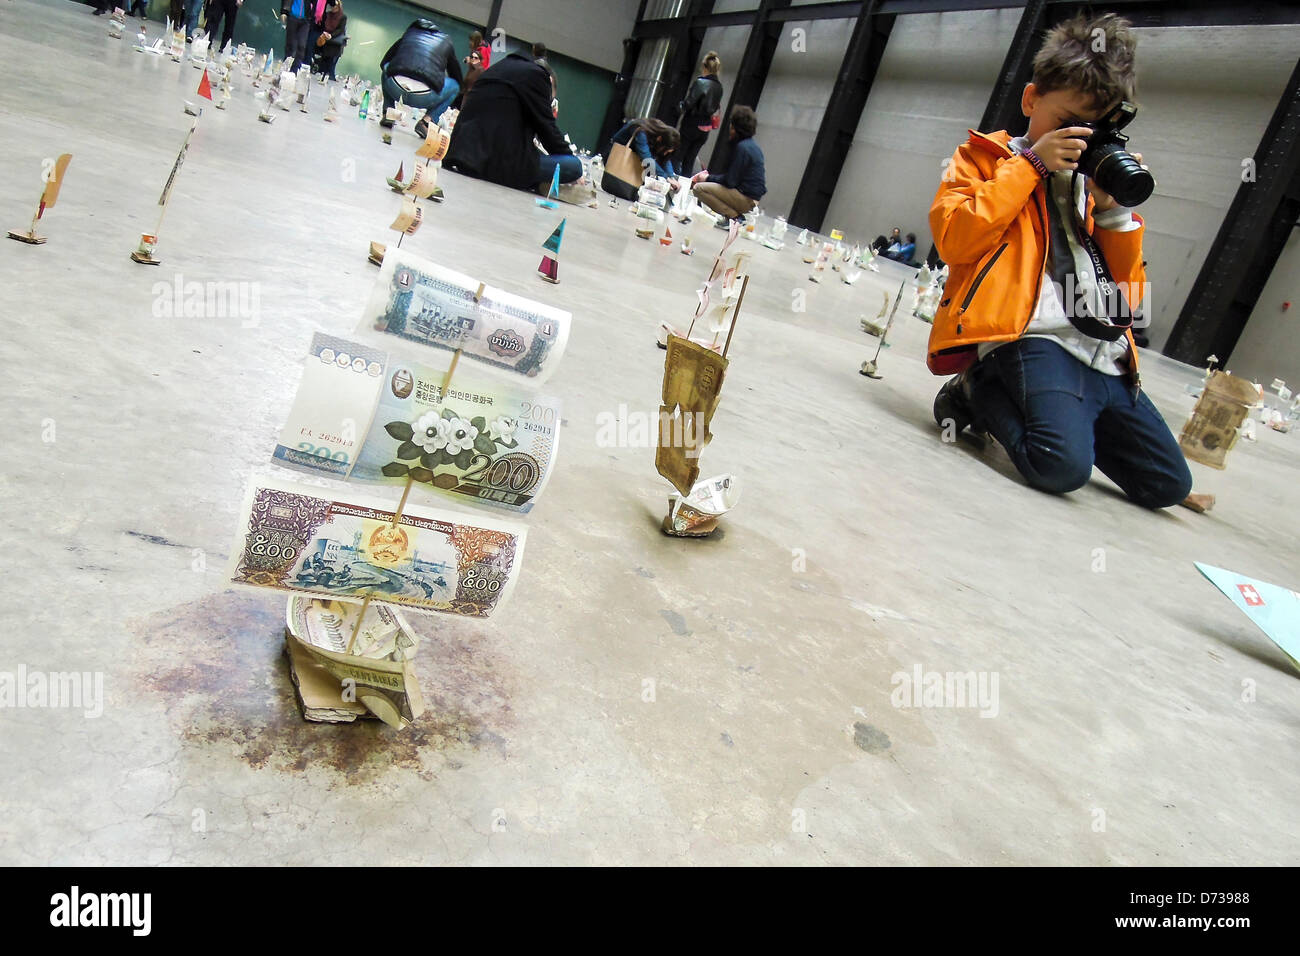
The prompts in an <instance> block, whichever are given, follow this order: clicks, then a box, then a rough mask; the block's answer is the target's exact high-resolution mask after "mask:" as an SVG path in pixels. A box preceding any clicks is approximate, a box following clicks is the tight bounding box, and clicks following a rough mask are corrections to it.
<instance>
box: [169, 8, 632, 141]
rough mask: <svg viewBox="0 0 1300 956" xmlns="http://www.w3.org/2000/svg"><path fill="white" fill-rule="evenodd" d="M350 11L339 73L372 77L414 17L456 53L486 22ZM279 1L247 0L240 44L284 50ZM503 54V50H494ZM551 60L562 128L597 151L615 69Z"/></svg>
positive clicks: (396, 11) (515, 44) (526, 47)
mask: <svg viewBox="0 0 1300 956" xmlns="http://www.w3.org/2000/svg"><path fill="white" fill-rule="evenodd" d="M167 8H168V3H167V0H150V3H149V15H150V17H152V18H153V19H156V20H163V19H165V18H166V16H167ZM343 9H344V11H345V12H346V13H347V15H348V37H349V38H350V39H349V40H348V45H347V47H346V48H344V50H343V56H342V57H340V58H339V64H338V68H337V73H338V75H339V76H345V75H348V74H352V73H356V74H358V75H360V76H361V77H363V78H365V79H367V80H370V81H371V82H374V83H378V82H379V61H380V60H381V59H382V58H383V55H384V54H385V53H386V52H387V51H388V48H389V47H390V46H392V45H393V41H395V40H396V39H397V38H398V37H399V36H401V35H402V32H403V31H404V30H405V29H406V28H407V27H408V26H409V25H410V24H411V21H412V20H416V19H419V18H420V17H427V18H428V19H430V20H433V21H434V22H435V23H437V24H438V25H439V26H440V27H442V28H443V30H444V31H446V33H447V35H448V36H449V37H451V40H452V42H453V43H454V44H455V45H456V52H457V53H458V54H459V55H460V56H464V55H465V54H466V53H468V52H469V35H470V33H472V32H473V31H474V30H479V31H480V32H485V31H483V25H482V24H472V23H467V22H465V21H464V20H460V19H458V18H456V17H453V16H449V15H447V14H443V13H439V12H437V11H435V10H428V9H426V8H424V7H417V6H413V5H411V4H408V3H403V2H401V0H343ZM279 11H280V0H244V5H243V6H242V7H241V8H240V10H239V19H238V20H237V21H236V23H235V43H236V44H238V43H247V44H248V45H249V46H253V47H256V48H257V49H258V50H260V51H262V52H263V53H265V52H266V51H267V50H269V49H273V50H275V52H276V55H277V56H283V55H284V27H282V26H281V25H280V17H279ZM506 41H507V44H506V45H507V49H508V50H509V51H514V50H520V51H521V52H531V49H532V41H531V40H527V38H522V39H521V38H516V37H507V38H506ZM494 55H500V54H494ZM546 59H547V62H549V63H550V64H551V69H553V70H555V77H556V85H557V88H558V89H559V100H560V117H559V123H560V129H562V130H564V132H566V133H568V134H569V138H570V139H571V140H573V142H574V144H575V145H576V146H578V147H579V148H583V147H585V148H587V149H590V150H593V151H595V150H597V149H598V148H600V147H603V146H604V144H603V143H597V142H596V138H597V137H598V136H599V135H600V124H601V121H602V120H603V119H604V118H605V109H606V108H607V107H608V106H609V102H610V100H611V99H612V98H613V95H614V87H613V78H614V74H613V73H611V72H610V71H609V70H605V69H602V68H600V67H598V66H593V65H591V64H590V63H584V62H582V61H581V60H575V59H573V58H571V57H567V56H563V55H561V54H558V53H548V54H547V57H546Z"/></svg>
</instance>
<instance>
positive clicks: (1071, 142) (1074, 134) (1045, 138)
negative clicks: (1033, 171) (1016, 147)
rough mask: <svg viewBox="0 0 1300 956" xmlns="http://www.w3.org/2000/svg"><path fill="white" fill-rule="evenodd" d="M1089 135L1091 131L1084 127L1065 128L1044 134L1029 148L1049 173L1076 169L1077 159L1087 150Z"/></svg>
mask: <svg viewBox="0 0 1300 956" xmlns="http://www.w3.org/2000/svg"><path fill="white" fill-rule="evenodd" d="M1091 135H1092V130H1090V129H1089V128H1088V127H1086V126H1065V127H1062V128H1061V129H1054V130H1052V131H1051V132H1048V133H1044V134H1043V135H1042V136H1041V137H1039V140H1038V142H1036V143H1035V144H1034V145H1033V146H1032V147H1030V148H1031V149H1032V150H1033V151H1034V155H1035V156H1037V157H1038V158H1039V159H1041V160H1042V161H1043V165H1044V166H1046V167H1047V171H1048V172H1049V173H1054V172H1056V171H1057V170H1060V169H1077V168H1078V166H1079V157H1080V156H1082V155H1083V151H1084V150H1085V149H1087V148H1088V141H1087V137H1089V136H1091Z"/></svg>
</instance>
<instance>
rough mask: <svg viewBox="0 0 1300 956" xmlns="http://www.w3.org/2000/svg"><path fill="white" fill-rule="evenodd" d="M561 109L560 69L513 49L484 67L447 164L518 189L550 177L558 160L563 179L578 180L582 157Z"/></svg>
mask: <svg viewBox="0 0 1300 956" xmlns="http://www.w3.org/2000/svg"><path fill="white" fill-rule="evenodd" d="M557 109H558V107H557V106H556V103H555V76H554V74H548V73H547V71H546V69H545V68H544V67H541V66H538V65H537V64H536V63H534V62H533V60H532V58H531V57H526V56H521V55H520V54H518V53H511V54H510V55H509V56H507V57H505V58H503V59H502V60H500V61H497V62H493V64H492V66H491V67H489V68H488V69H486V70H484V71H483V74H482V75H481V76H480V77H479V78H478V80H477V81H476V82H475V83H474V88H473V89H472V90H470V91H469V93H467V94H466V96H465V102H464V105H463V106H462V107H461V110H460V115H459V116H457V117H456V126H455V129H454V130H453V131H452V134H451V145H450V147H448V149H447V155H446V157H445V158H444V159H443V161H442V165H443V166H445V167H447V168H448V169H454V170H456V171H457V172H459V173H463V174H464V175H466V176H473V177H475V178H476V179H486V180H487V181H488V182H493V183H497V184H499V185H502V186H509V187H511V188H512V189H535V188H537V187H538V186H539V185H543V184H546V183H550V181H551V177H552V176H553V175H554V171H555V168H556V167H557V166H558V167H559V169H560V182H562V183H571V182H575V181H576V180H578V179H580V178H582V162H581V161H580V160H579V159H578V157H577V156H574V155H573V153H572V151H571V150H570V149H569V144H568V143H567V142H566V141H565V139H564V134H563V133H561V132H560V128H559V126H557V125H556V123H555V114H556V111H557ZM534 137H536V138H537V140H538V142H540V143H541V144H542V148H543V149H544V150H545V151H546V152H545V154H543V153H539V152H538V151H537V147H536V146H534V145H533V138H534Z"/></svg>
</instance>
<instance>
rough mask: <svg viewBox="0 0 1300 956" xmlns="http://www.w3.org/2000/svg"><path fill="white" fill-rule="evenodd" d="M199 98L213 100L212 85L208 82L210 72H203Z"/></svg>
mask: <svg viewBox="0 0 1300 956" xmlns="http://www.w3.org/2000/svg"><path fill="white" fill-rule="evenodd" d="M199 96H203V97H207V98H208V99H209V100H210V99H212V84H211V83H209V82H208V71H207V70H204V71H203V79H201V80H199Z"/></svg>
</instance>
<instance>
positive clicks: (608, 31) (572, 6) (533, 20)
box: [410, 0, 639, 72]
mask: <svg viewBox="0 0 1300 956" xmlns="http://www.w3.org/2000/svg"><path fill="white" fill-rule="evenodd" d="M410 2H411V3H413V4H414V5H415V6H420V7H428V8H429V9H430V10H441V11H442V12H444V13H449V14H451V15H452V16H454V17H460V18H461V19H463V20H468V21H469V22H471V23H480V24H482V23H487V19H488V16H489V14H490V13H491V11H492V3H491V0H410ZM638 5H639V3H638V0H503V2H502V4H501V18H500V20H499V21H498V23H497V26H499V27H501V29H503V30H505V31H506V33H507V34H509V35H510V36H512V37H519V38H520V39H523V40H530V41H534V42H536V41H540V42H542V43H545V44H546V46H547V47H548V48H549V49H552V50H555V51H556V52H557V53H563V54H564V55H565V56H568V57H572V58H573V59H575V60H581V61H582V62H584V63H591V64H594V65H595V66H599V67H603V68H605V69H606V70H614V71H615V72H617V71H618V70H619V69H621V68H622V66H623V38H624V37H627V36H631V35H632V28H633V27H634V26H636V11H637V7H638Z"/></svg>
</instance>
